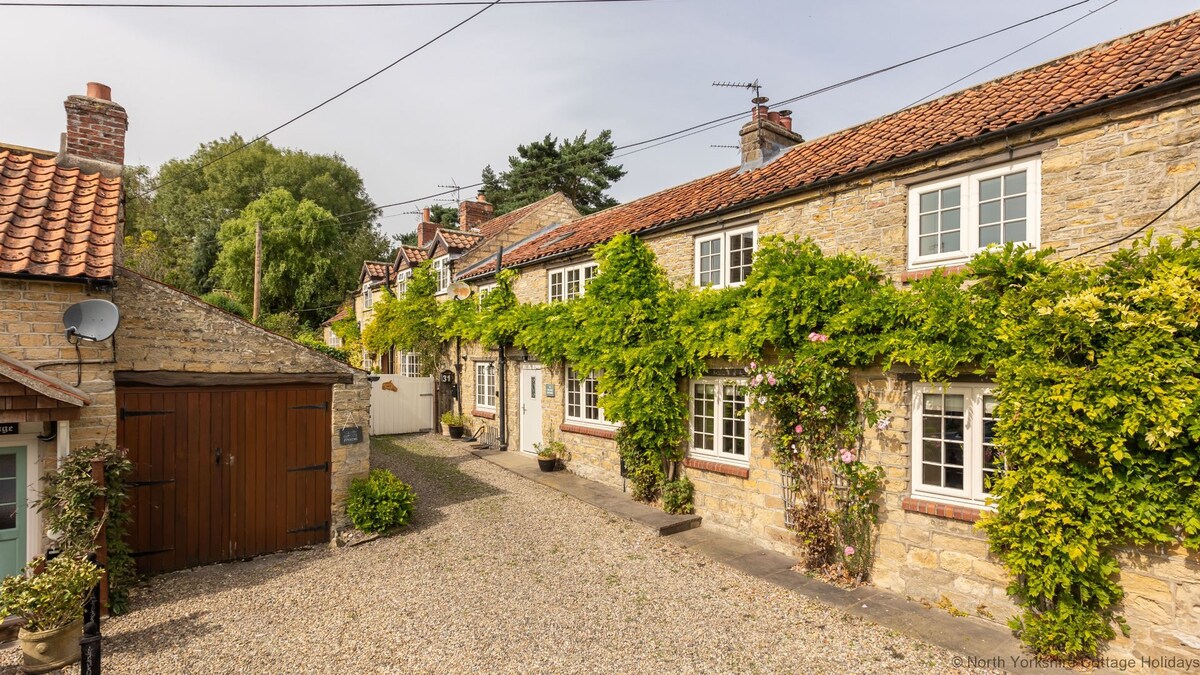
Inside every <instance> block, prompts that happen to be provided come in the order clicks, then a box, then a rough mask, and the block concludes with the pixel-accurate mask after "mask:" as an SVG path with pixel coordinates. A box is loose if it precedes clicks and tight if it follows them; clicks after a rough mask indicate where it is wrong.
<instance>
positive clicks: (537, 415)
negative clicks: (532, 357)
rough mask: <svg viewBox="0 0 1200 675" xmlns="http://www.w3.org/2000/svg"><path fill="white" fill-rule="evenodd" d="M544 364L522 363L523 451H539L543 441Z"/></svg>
mask: <svg viewBox="0 0 1200 675" xmlns="http://www.w3.org/2000/svg"><path fill="white" fill-rule="evenodd" d="M542 386H543V382H542V366H541V365H540V364H529V363H525V364H522V365H521V452H537V449H536V448H534V447H533V446H534V444H535V443H541V442H542V391H541V389H540V387H542Z"/></svg>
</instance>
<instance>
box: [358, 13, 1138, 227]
mask: <svg viewBox="0 0 1200 675" xmlns="http://www.w3.org/2000/svg"><path fill="white" fill-rule="evenodd" d="M1090 1H1091V0H1077V1H1076V2H1072V3H1071V4H1068V5H1064V6H1062V7H1059V8H1058V9H1054V10H1051V11H1049V12H1045V13H1043V14H1039V15H1037V16H1034V17H1030V18H1028V19H1024V20H1022V21H1018V22H1017V23H1014V24H1011V25H1008V26H1005V27H1003V28H999V29H997V30H994V31H991V32H989V33H984V34H983V35H979V36H976V37H973V38H971V39H969V40H963V41H962V42H958V43H955V44H953V45H950V46H947V47H942V48H941V49H937V50H934V51H932V52H928V53H926V54H922V55H920V56H916V57H913V58H910V59H907V60H904V61H900V62H898V63H894V64H892V65H890V66H886V67H883V68H878V69H876V70H872V71H870V72H868V73H863V74H861V75H857V76H855V77H851V78H849V79H846V80H842V81H840V82H835V83H833V84H829V85H826V86H824V87H821V88H819V89H813V90H812V91H807V92H805V93H803V94H800V95H798V96H793V97H791V98H788V99H784V100H783V101H780V102H778V103H776V104H775V106H776V107H779V106H782V105H787V104H790V103H795V102H796V101H801V100H804V99H806V98H811V97H813V96H817V95H819V94H823V93H826V92H829V91H833V90H835V89H838V88H841V87H844V86H846V85H849V84H854V83H855V82H861V81H862V80H865V79H867V78H870V77H875V76H877V75H882V74H883V73H887V72H890V71H893V70H896V69H897V68H902V67H904V66H907V65H910V64H913V63H916V62H918V61H922V60H925V59H928V58H931V57H934V56H937V55H938V54H944V53H946V52H948V51H951V50H954V49H958V48H960V47H965V46H966V45H969V44H972V43H975V42H979V41H980V40H984V39H987V38H989V37H992V36H995V35H999V34H1000V33H1004V32H1007V31H1010V30H1013V29H1014V28H1018V27H1020V26H1024V25H1026V24H1029V23H1032V22H1034V21H1038V20H1041V19H1044V18H1046V17H1049V16H1053V15H1055V14H1059V13H1061V12H1065V11H1067V10H1069V9H1072V8H1074V7H1078V6H1080V5H1085V4H1087V3H1088V2H1090ZM1115 1H1116V0H1112V2H1115ZM506 4H507V3H506ZM1109 4H1111V2H1110V3H1109ZM1106 6H1107V5H1106ZM1099 9H1103V7H1101V8H1099ZM1099 9H1097V10H1094V11H1099ZM1084 16H1087V15H1084ZM1076 21H1078V19H1076ZM1059 30H1062V29H1061V28H1060V29H1059ZM1056 32H1057V31H1056ZM1005 58H1007V57H1005ZM967 77H970V75H968V76H967ZM747 115H749V112H748V111H746V110H743V111H741V112H737V113H733V114H731V115H725V116H723V117H718V118H716V119H712V120H709V121H707V122H702V123H700V124H693V125H691V126H688V127H685V128H683V129H680V130H678V131H673V132H671V133H669V134H662V135H660V136H655V137H653V138H647V139H645V140H641V141H637V142H635V143H626V144H624V145H619V146H617V147H615V148H614V151H621V150H629V152H624V153H621V154H617V155H614V156H613V159H618V158H620V157H627V156H629V155H632V154H635V153H637V152H641V151H642V150H649V149H650V148H656V147H659V146H661V145H666V144H667V143H672V142H674V141H677V140H682V139H684V138H687V137H689V136H694V135H696V134H699V133H703V132H705V131H710V130H712V129H716V128H718V127H722V126H725V125H726V124H730V123H732V122H734V121H736V120H738V119H740V118H742V117H745V116H747ZM641 146H647V147H641ZM632 148H639V149H637V150H633V149H632ZM481 185H483V183H473V184H471V185H460V186H459V189H471V188H476V187H479V186H481ZM451 192H453V190H446V191H443V192H435V193H433V194H430V195H425V196H424V197H417V198H414V199H405V200H402V201H396V202H390V203H388V204H381V205H379V206H376V207H375V208H374V209H360V210H358V211H351V212H349V213H342V214H338V216H337V217H338V218H342V217H345V216H353V215H358V214H360V213H367V212H371V211H377V210H381V209H386V208H391V207H394V206H406V205H408V204H415V203H418V202H423V201H426V200H429V199H433V198H435V197H441V196H444V195H447V194H450V193H451Z"/></svg>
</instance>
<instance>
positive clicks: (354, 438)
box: [341, 427, 363, 445]
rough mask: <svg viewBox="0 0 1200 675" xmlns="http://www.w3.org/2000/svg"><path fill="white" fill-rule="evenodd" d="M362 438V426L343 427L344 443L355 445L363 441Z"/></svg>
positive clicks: (342, 436) (342, 439)
mask: <svg viewBox="0 0 1200 675" xmlns="http://www.w3.org/2000/svg"><path fill="white" fill-rule="evenodd" d="M362 439H363V434H362V427H342V431H341V441H342V445H354V444H355V443H362Z"/></svg>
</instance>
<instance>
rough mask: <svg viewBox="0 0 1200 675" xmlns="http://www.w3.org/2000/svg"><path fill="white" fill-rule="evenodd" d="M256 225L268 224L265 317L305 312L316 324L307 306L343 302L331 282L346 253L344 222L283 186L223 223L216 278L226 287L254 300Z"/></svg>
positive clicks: (305, 317)
mask: <svg viewBox="0 0 1200 675" xmlns="http://www.w3.org/2000/svg"><path fill="white" fill-rule="evenodd" d="M256 224H261V225H262V242H263V243H262V292H261V295H262V309H261V314H262V316H264V317H266V316H269V315H272V314H287V313H293V314H296V313H299V314H300V319H299V320H300V321H301V322H304V323H314V322H315V321H317V320H318V319H319V318H320V315H318V314H314V313H312V312H305V311H304V310H307V309H314V308H317V307H325V306H328V305H335V304H338V303H339V302H341V301H342V298H343V293H342V291H341V290H339V289H338V288H336V287H335V286H333V285H331V284H330V283H329V279H330V277H331V276H332V275H333V274H334V270H335V269H336V267H337V266H338V264H339V261H340V259H341V256H342V253H343V251H342V245H343V244H342V232H341V223H340V222H339V221H338V219H337V218H334V217H333V214H331V213H330V212H329V211H327V210H326V209H323V208H321V207H320V206H318V205H317V203H316V202H314V201H313V200H311V199H304V200H300V201H297V200H296V198H295V197H293V196H292V195H291V193H289V192H288V191H287V190H284V189H283V188H274V189H272V190H270V191H268V192H267V193H266V194H265V195H263V196H262V197H259V198H258V199H256V200H255V201H253V202H251V203H250V204H249V205H248V206H247V207H246V208H245V209H243V210H242V213H241V215H239V216H238V217H237V218H231V219H230V220H227V221H225V223H224V224H222V225H221V229H220V230H219V232H218V234H217V244H218V245H219V248H220V255H219V256H218V257H217V262H216V265H214V266H213V277H214V278H215V279H216V280H217V281H218V282H220V284H221V286H222V287H224V288H227V289H229V290H230V291H232V292H233V294H234V296H235V297H236V298H237V300H238V301H239V302H241V303H242V304H244V305H247V306H250V304H251V303H252V302H253V299H254V231H255V226H256ZM360 264H361V262H360ZM281 327H282V324H281ZM296 328H297V329H298V328H299V326H297V327H296Z"/></svg>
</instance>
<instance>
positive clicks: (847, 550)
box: [842, 546, 854, 558]
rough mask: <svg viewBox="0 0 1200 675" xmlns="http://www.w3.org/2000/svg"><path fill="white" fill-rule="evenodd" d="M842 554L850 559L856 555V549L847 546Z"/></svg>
mask: <svg viewBox="0 0 1200 675" xmlns="http://www.w3.org/2000/svg"><path fill="white" fill-rule="evenodd" d="M842 553H845V554H846V557H847V558H848V557H850V556H852V555H854V547H853V546H847V547H846V548H845V549H844V550H843V551H842Z"/></svg>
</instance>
